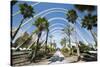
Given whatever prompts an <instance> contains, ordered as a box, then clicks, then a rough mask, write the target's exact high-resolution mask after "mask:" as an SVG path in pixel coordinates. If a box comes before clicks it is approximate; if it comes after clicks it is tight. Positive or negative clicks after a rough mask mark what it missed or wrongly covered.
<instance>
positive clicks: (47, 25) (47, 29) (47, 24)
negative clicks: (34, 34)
mask: <svg viewBox="0 0 100 67" xmlns="http://www.w3.org/2000/svg"><path fill="white" fill-rule="evenodd" d="M45 22H46V31H47V34H46V41H45V44H46V45H45V52H46V51H47V42H48V34H49V23H48V21H47V20H46V19H45Z"/></svg>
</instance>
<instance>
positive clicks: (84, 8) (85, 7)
mask: <svg viewBox="0 0 100 67" xmlns="http://www.w3.org/2000/svg"><path fill="white" fill-rule="evenodd" d="M74 6H75V8H76V9H77V10H79V11H81V12H84V11H87V12H88V13H92V12H93V11H94V10H95V9H96V7H95V6H92V5H74Z"/></svg>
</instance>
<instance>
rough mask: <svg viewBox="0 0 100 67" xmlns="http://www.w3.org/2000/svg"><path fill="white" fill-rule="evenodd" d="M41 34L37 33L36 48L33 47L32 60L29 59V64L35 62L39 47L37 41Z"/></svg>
mask: <svg viewBox="0 0 100 67" xmlns="http://www.w3.org/2000/svg"><path fill="white" fill-rule="evenodd" d="M41 34H42V32H39V34H38V39H37V42H36V47H35V50H34V53H33V56H32V59H31V62H32V61H35V57H36V56H37V51H38V46H39V39H40V37H41Z"/></svg>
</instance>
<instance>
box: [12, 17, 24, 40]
mask: <svg viewBox="0 0 100 67" xmlns="http://www.w3.org/2000/svg"><path fill="white" fill-rule="evenodd" d="M23 21H24V18H23V19H22V20H21V23H20V25H19V26H18V28H17V30H16V31H15V33H14V36H13V37H12V41H13V40H14V38H15V37H16V35H17V33H18V31H19V29H20V28H21V25H22V23H23Z"/></svg>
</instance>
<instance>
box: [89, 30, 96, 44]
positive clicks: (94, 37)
mask: <svg viewBox="0 0 100 67" xmlns="http://www.w3.org/2000/svg"><path fill="white" fill-rule="evenodd" d="M90 32H91V34H92V36H93V39H94V41H95V45H97V39H96V36H95V35H94V33H93V32H92V30H90Z"/></svg>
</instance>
